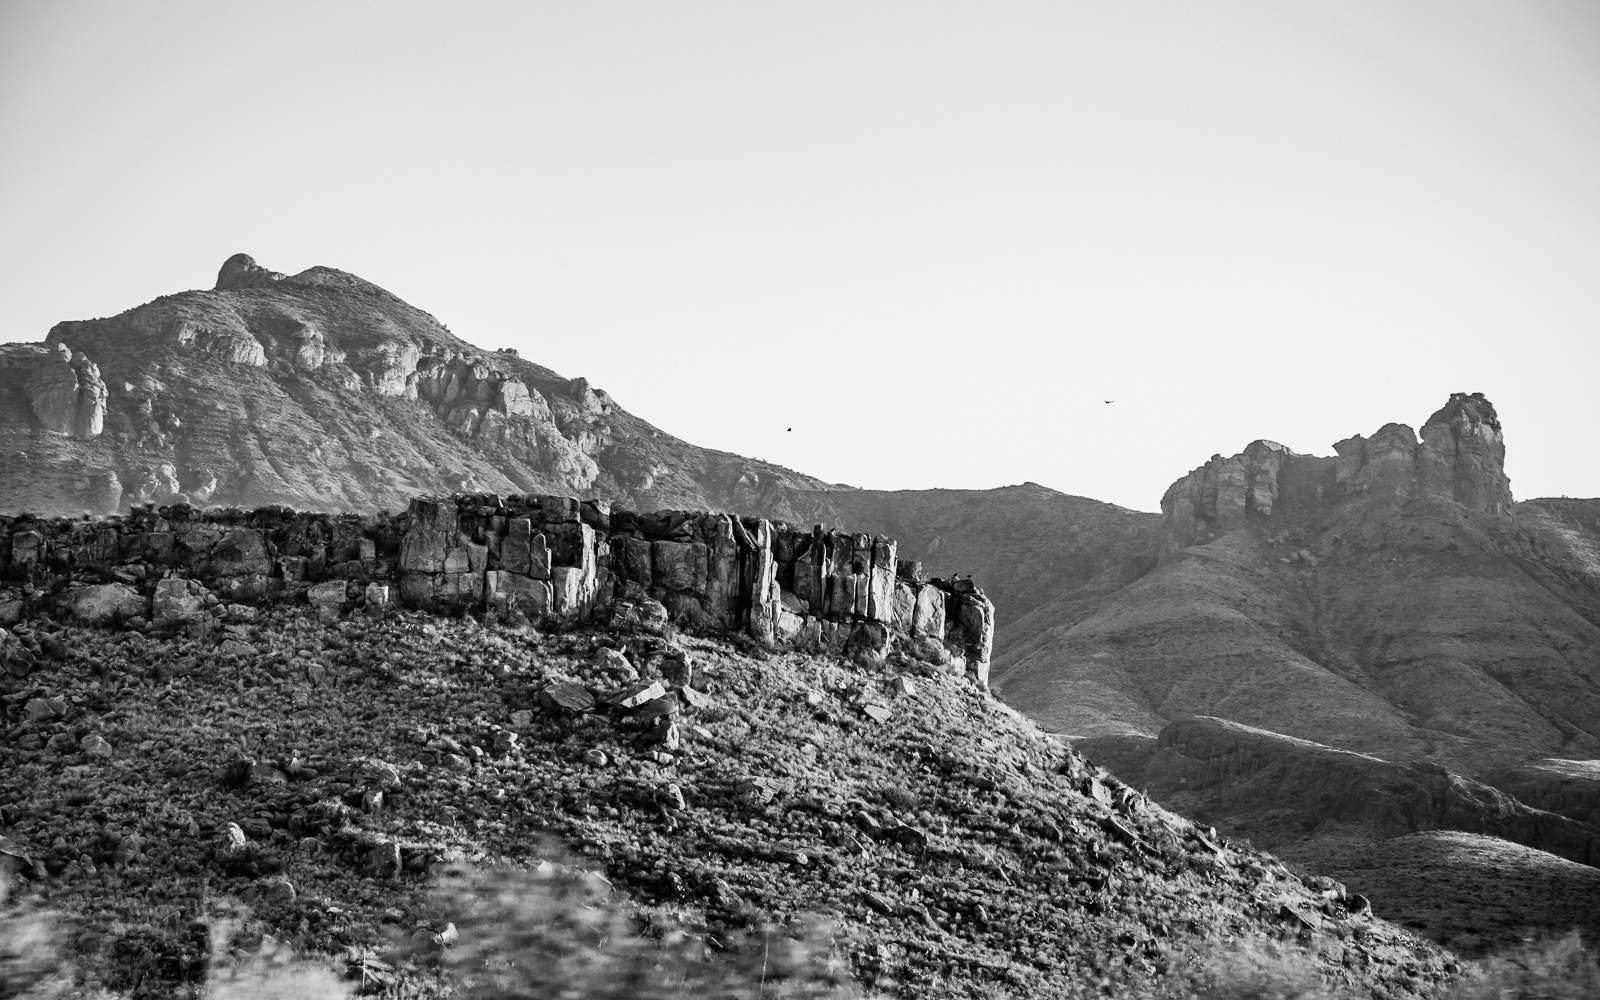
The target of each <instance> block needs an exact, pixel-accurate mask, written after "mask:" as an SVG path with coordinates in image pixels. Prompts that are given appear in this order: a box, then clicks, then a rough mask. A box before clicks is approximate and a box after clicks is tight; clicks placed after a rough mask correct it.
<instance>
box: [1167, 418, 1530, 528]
mask: <svg viewBox="0 0 1600 1000" xmlns="http://www.w3.org/2000/svg"><path fill="white" fill-rule="evenodd" d="M1333 448H1334V451H1335V453H1336V455H1337V457H1336V458H1334V459H1332V460H1331V461H1330V460H1329V459H1327V458H1321V457H1317V456H1311V455H1299V454H1296V453H1295V452H1292V451H1290V450H1288V449H1287V448H1285V447H1284V446H1283V445H1280V444H1278V443H1276V442H1273V441H1254V442H1252V443H1251V444H1250V445H1249V446H1248V447H1246V448H1245V450H1244V451H1243V452H1241V453H1239V454H1237V455H1234V456H1232V457H1231V458H1223V457H1222V456H1221V455H1213V456H1211V461H1209V462H1207V463H1206V464H1205V465H1203V466H1201V467H1200V468H1198V469H1195V470H1194V471H1193V472H1190V473H1189V474H1188V475H1187V476H1184V477H1183V478H1182V479H1180V480H1178V481H1177V482H1175V483H1173V484H1172V486H1170V487H1169V488H1168V489H1167V492H1166V494H1165V495H1164V496H1163V497H1162V498H1161V525H1160V527H1159V529H1158V530H1159V532H1160V536H1161V540H1160V548H1161V552H1162V554H1163V555H1164V556H1170V555H1171V554H1173V553H1175V552H1177V551H1178V550H1180V549H1184V548H1188V547H1190V546H1193V545H1204V544H1206V543H1207V542H1210V541H1212V540H1213V539H1215V538H1218V537H1220V536H1222V535H1225V534H1227V533H1228V532H1230V531H1233V530H1235V529H1237V528H1241V527H1243V526H1244V525H1246V524H1247V523H1250V522H1252V521H1259V522H1261V523H1265V519H1267V518H1270V517H1272V515H1273V514H1274V512H1275V511H1279V512H1281V511H1282V510H1283V509H1285V506H1284V501H1285V500H1286V499H1287V500H1289V503H1288V508H1289V509H1294V508H1298V509H1300V510H1306V509H1309V508H1311V507H1313V506H1320V507H1327V508H1330V509H1331V508H1333V507H1336V506H1338V505H1341V504H1344V503H1347V502H1352V503H1353V502H1365V503H1366V504H1367V505H1368V506H1369V507H1374V508H1375V509H1379V510H1388V509H1392V508H1394V507H1397V506H1399V505H1401V504H1404V503H1406V502H1408V501H1411V500H1415V499H1420V498H1427V497H1439V498H1443V499H1446V500H1451V501H1454V502H1455V503H1458V504H1460V505H1461V506H1462V507H1464V508H1465V509H1467V510H1470V511H1475V512H1480V513H1487V514H1492V515H1494V516H1497V517H1508V516H1510V513H1511V504H1512V499H1511V481H1510V480H1509V479H1507V478H1506V474H1505V451H1506V450H1505V440H1504V437H1503V435H1502V434H1501V430H1500V420H1499V417H1498V416H1497V415H1496V414H1495V410H1494V405H1493V404H1492V403H1490V402H1489V401H1488V400H1486V399H1484V398H1483V394H1482V393H1471V394H1468V393H1464V392H1457V393H1453V394H1452V395H1451V396H1450V401H1449V402H1448V403H1446V404H1445V405H1444V406H1443V407H1442V408H1440V409H1439V410H1438V412H1436V413H1434V414H1433V415H1432V416H1431V417H1429V418H1428V421H1427V423H1425V424H1423V427H1422V436H1421V439H1420V440H1419V439H1418V437H1417V434H1416V433H1415V432H1414V431H1412V429H1411V428H1410V427H1407V426H1406V425H1405V424H1385V425H1384V426H1383V427H1381V428H1379V429H1378V431H1377V433H1375V434H1373V435H1372V437H1370V438H1366V437H1362V436H1361V435H1359V434H1357V435H1355V436H1354V437H1349V438H1346V439H1344V440H1343V441H1340V442H1338V443H1336V444H1335V445H1334V446H1333ZM1285 494H1290V496H1287V497H1286V496H1285ZM1295 494H1298V495H1295Z"/></svg>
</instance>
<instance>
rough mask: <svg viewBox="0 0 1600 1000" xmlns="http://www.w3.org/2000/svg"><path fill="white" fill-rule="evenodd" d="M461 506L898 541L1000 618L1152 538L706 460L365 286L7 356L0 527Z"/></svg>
mask: <svg viewBox="0 0 1600 1000" xmlns="http://www.w3.org/2000/svg"><path fill="white" fill-rule="evenodd" d="M731 392H732V390H730V394H731ZM730 402H731V400H730ZM730 412H732V411H730ZM451 490H467V491H478V492H496V493H508V494H510V493H564V494H570V495H575V496H586V497H597V498H600V499H604V500H608V501H610V502H613V503H617V504H621V505H624V506H628V507H631V508H634V509H639V510H651V509H657V508H677V509H687V510H724V511H732V512H736V513H742V514H754V515H760V516H764V517H770V518H776V519H781V520H785V521H789V522H792V523H795V524H798V525H801V526H809V525H811V524H815V523H827V524H847V525H849V526H850V527H851V528H852V529H853V530H857V531H866V532H869V533H877V534H887V535H890V536H893V537H897V538H901V539H903V543H902V544H903V545H904V546H905V547H906V550H908V551H907V554H909V555H911V556H913V557H915V558H919V559H922V560H923V561H924V562H925V563H926V564H927V568H928V569H929V571H930V572H934V573H943V574H949V573H954V572H957V571H960V572H964V573H971V574H976V575H977V577H978V579H980V580H982V581H984V582H985V583H986V584H987V585H988V586H989V587H990V588H991V589H992V592H993V593H994V594H995V595H996V596H997V597H999V598H1000V599H1001V601H1002V602H1003V604H1004V610H1003V611H1002V612H1001V615H1002V616H1003V617H1007V618H1008V617H1015V616H1019V615H1021V614H1023V613H1025V612H1026V611H1027V610H1029V609H1031V608H1033V607H1034V606H1036V605H1037V604H1039V603H1040V602H1042V601H1044V600H1046V599H1047V597H1048V595H1050V594H1052V593H1053V592H1055V590H1057V589H1063V588H1071V587H1077V586H1080V585H1082V584H1083V583H1085V582H1086V581H1088V580H1089V579H1090V578H1091V577H1092V576H1094V575H1095V574H1097V573H1100V572H1101V571H1103V570H1106V569H1107V568H1108V567H1112V570H1111V571H1112V573H1113V575H1114V576H1116V578H1118V579H1124V578H1126V577H1127V576H1128V574H1129V573H1130V572H1136V570H1130V569H1129V567H1138V566H1140V565H1141V564H1142V561H1144V560H1148V559H1149V558H1150V556H1151V555H1152V554H1153V550H1151V545H1152V543H1153V539H1154V535H1153V530H1154V527H1155V520H1156V519H1155V516H1154V515H1150V514H1142V513H1137V512H1134V511H1129V510H1125V509H1123V508H1119V507H1115V506H1113V505H1110V504H1104V503H1100V502H1098V501H1093V500H1086V499H1083V498H1079V497H1070V496H1066V495H1065V494H1061V493H1057V492H1055V491H1053V490H1048V489H1045V488H1044V487H1040V486H1035V485H1032V484H1028V485H1023V486H1016V487H1007V488H1005V489H1002V490H991V491H973V490H967V491H962V490H924V491H907V492H884V491H869V490H855V489H851V488H849V487H845V486H839V485H835V484H829V483H824V482H822V481H821V480H818V479H815V478H813V477H810V476H806V475H803V474H801V473H798V472H795V471H793V470H790V469H785V468H782V467H780V466H776V465H771V464H769V463H765V462H760V461H757V460H754V459H747V458H743V457H740V456H738V455H732V454H728V453H726V452H719V451H713V450H710V449H706V448H700V447H697V446H695V445H692V444H689V443H688V442H685V441H682V440H679V439H677V438H675V437H672V436H671V435H669V434H665V433H663V432H662V431H660V430H658V429H657V428H655V427H653V426H651V425H650V424H649V423H647V422H645V421H644V420H642V419H640V418H639V417H636V416H634V415H633V414H631V413H629V412H628V411H626V410H625V409H623V408H622V407H621V406H620V405H618V404H617V403H616V401H614V400H612V399H611V397H610V396H608V395H607V394H606V393H605V392H604V391H603V390H601V389H597V388H595V387H594V386H592V385H591V384H590V383H589V382H588V380H586V379H583V378H572V379H568V378H563V377H561V376H559V375H557V374H556V373H554V372H552V371H550V370H549V369H547V368H543V367H541V366H539V365H537V364H535V363H533V362H532V361H528V360H524V359H522V358H520V357H518V356H517V355H516V353H515V352H508V351H482V350H479V349H477V348H475V347H473V346H472V345H470V344H468V343H466V342H465V341H462V340H461V339H459V338H457V337H456V336H454V335H453V334H452V333H451V332H450V331H449V330H448V329H447V328H446V327H445V326H444V325H443V324H441V323H440V322H439V321H438V320H436V319H434V317H432V316H430V315H429V314H427V313H425V312H423V311H422V310H420V309H417V308H415V307H413V306H410V305H408V304H407V303H405V302H404V301H402V300H401V299H400V298H399V297H397V296H395V295H393V294H391V293H389V292H387V291H385V290H384V289H382V288H379V287H378V286H377V285H374V284H372V283H371V282H368V281H365V280H363V279H361V278H358V277H356V276H355V275H352V274H348V273H346V272H343V271H339V270H336V269H334V268H328V267H313V268H310V269H309V270H306V271H304V272H301V273H300V274H295V275H289V276H286V275H283V274H279V273H277V272H274V271H269V270H267V269H265V268H263V267H261V266H260V265H258V264H257V263H256V262H255V261H254V260H253V259H252V258H251V257H249V256H248V255H246V254H237V255H235V256H233V257H231V258H229V259H228V260H227V261H226V262H225V263H224V264H223V266H222V268H221V271H220V272H219V273H218V275H217V280H216V284H215V287H214V288H211V289H207V290H198V291H188V292H181V293H178V294H175V295H165V296H162V297H161V298H158V299H156V300H154V301H152V302H150V303H147V304H145V305H143V306H139V307H137V308H134V309H130V310H128V311H127V312H124V313H122V314H120V315H118V316H115V317H112V318H109V319H96V320H86V321H72V322H63V323H60V324H58V325H56V326H55V327H54V328H53V329H51V330H50V331H49V334H48V336H47V337H46V338H45V340H44V342H43V343H42V344H8V345H4V346H3V347H0V512H5V511H10V512H13V513H18V512H23V511H28V512H34V513H41V514H77V513H81V512H84V511H89V512H94V513H102V512H114V511H118V510H127V509H129V508H130V507H131V506H134V505H137V504H143V503H169V502H174V501H177V500H180V499H181V500H188V501H192V502H194V503H198V504H228V505H235V506H241V507H255V506H259V505H264V504H288V505H290V506H293V507H296V508H299V509H304V510H323V511H336V510H354V511H376V510H385V509H387V510H396V509H400V508H403V507H404V506H405V504H406V503H407V501H408V500H409V498H410V497H411V496H413V495H416V494H419V493H427V492H440V491H445V492H448V491H451Z"/></svg>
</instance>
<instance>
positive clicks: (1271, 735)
mask: <svg viewBox="0 0 1600 1000" xmlns="http://www.w3.org/2000/svg"><path fill="white" fill-rule="evenodd" d="M1336 449H1337V451H1338V455H1337V457H1328V458H1320V457H1315V456H1306V455H1297V454H1294V453H1292V452H1289V451H1287V450H1286V449H1284V448H1282V447H1281V446H1279V445H1275V444H1273V443H1271V442H1262V441H1258V442H1256V443H1254V444H1252V445H1251V446H1250V447H1249V448H1247V449H1246V450H1245V451H1244V452H1243V453H1241V454H1239V455H1235V456H1233V457H1232V458H1226V459H1225V458H1223V457H1222V456H1216V457H1214V458H1213V459H1212V460H1211V461H1210V462H1209V463H1207V465H1205V466H1202V467H1201V468H1199V469H1196V470H1195V471H1194V472H1192V473H1190V474H1189V475H1188V476H1185V477H1184V478H1182V479H1180V480H1178V481H1177V482H1176V483H1174V484H1173V486H1172V488H1171V489H1169V490H1168V491H1167V495H1166V496H1165V497H1164V498H1163V501H1162V515H1161V522H1160V525H1159V527H1158V529H1157V531H1158V536H1159V537H1158V541H1157V548H1158V551H1159V555H1158V559H1157V566H1156V568H1155V569H1153V570H1152V571H1151V572H1150V573H1148V574H1146V575H1144V576H1142V577H1140V578H1139V579H1137V580H1135V581H1134V582H1132V583H1130V584H1128V585H1127V586H1124V587H1122V588H1120V589H1116V590H1113V591H1109V592H1107V591H1105V590H1104V589H1101V590H1098V591H1092V590H1090V589H1087V588H1081V589H1080V590H1078V591H1070V592H1067V593H1065V594H1063V595H1062V596H1061V597H1060V598H1058V599H1057V600H1055V601H1053V602H1050V603H1046V604H1044V605H1042V606H1040V607H1038V608H1036V609H1035V610H1033V611H1032V612H1031V613H1029V614H1028V615H1027V616H1026V617H1024V618H1023V619H1022V620H1020V621H1015V622H1012V623H1011V625H1010V627H1009V628H1008V629H1007V630H1005V631H1003V632H1002V633H1001V634H1000V636H999V639H998V650H997V656H996V659H995V667H994V674H993V677H994V681H995V684H996V686H997V688H998V690H999V691H1000V692H1001V693H1002V694H1003V696H1004V697H1005V698H1006V699H1007V700H1008V701H1009V702H1010V703H1011V704H1013V705H1015V706H1017V707H1018V708H1020V709H1022V710H1023V711H1025V712H1027V713H1028V714H1029V715H1030V716H1032V717H1033V718H1035V719H1037V720H1038V721H1039V722H1040V723H1041V724H1043V725H1044V726H1046V728H1048V729H1050V730H1052V731H1054V732H1057V733H1060V734H1063V735H1064V736H1066V737H1067V738H1069V739H1070V740H1071V741H1072V742H1074V743H1075V745H1077V746H1079V747H1081V748H1083V749H1084V750H1085V751H1086V752H1088V753H1089V754H1090V755H1091V756H1092V757H1095V758H1097V759H1100V760H1102V761H1103V762H1105V763H1106V764H1108V765H1109V766H1111V767H1112V769H1113V770H1115V771H1116V772H1117V773H1118V774H1120V775H1122V776H1123V777H1124V778H1126V779H1127V780H1129V781H1131V782H1133V783H1134V784H1136V785H1138V786H1139V787H1144V788H1148V789H1149V790H1150V791H1151V792H1152V794H1155V795H1156V796H1157V797H1158V798H1159V799H1161V800H1162V801H1164V802H1170V803H1171V804H1173V805H1174V807H1176V808H1180V809H1183V810H1185V811H1186V812H1188V813H1189V814H1191V815H1194V816H1197V817H1200V818H1203V819H1205V820H1207V821H1208V822H1215V823H1216V824H1217V825H1218V826H1219V828H1222V829H1225V830H1230V831H1233V832H1235V833H1240V834H1248V835H1249V836H1251V837H1252V838H1253V839H1255V840H1256V842H1257V843H1261V844H1264V845H1266V846H1269V847H1271V848H1272V849H1273V850H1275V851H1278V852H1280V853H1282V854H1285V855H1286V856H1291V857H1294V858H1296V860H1298V861H1302V862H1303V863H1306V864H1308V865H1311V866H1312V867H1314V868H1316V869H1317V870H1325V871H1327V872H1328V873H1329V874H1333V875H1336V876H1339V877H1343V878H1346V879H1347V880H1349V881H1350V883H1351V884H1352V885H1355V886H1357V887H1359V888H1361V889H1362V890H1363V891H1368V892H1369V893H1370V894H1372V896H1373V898H1374V901H1375V903H1376V904H1378V905H1379V906H1380V909H1382V908H1383V905H1384V904H1385V903H1386V902H1387V900H1386V898H1385V896H1384V893H1385V892H1386V891H1387V890H1388V889H1389V888H1391V887H1392V885H1393V884H1397V883H1393V882H1392V880H1390V879H1389V876H1390V875H1393V872H1392V871H1388V872H1386V873H1385V874H1383V875H1375V874H1374V872H1375V871H1377V869H1375V868H1374V867H1373V866H1372V865H1371V864H1364V865H1362V866H1358V867H1356V868H1350V867H1341V866H1342V865H1347V864H1348V863H1349V862H1350V860H1351V859H1352V858H1355V857H1358V856H1363V857H1365V858H1366V860H1367V861H1368V862H1370V861H1372V859H1374V858H1375V857H1379V856H1383V855H1384V854H1385V852H1386V851H1387V850H1388V849H1389V846H1388V844H1389V842H1388V840H1387V838H1390V837H1393V836H1396V835H1398V834H1409V833H1416V832H1425V831H1430V830H1460V831H1464V832H1468V833H1488V834H1492V835H1494V836H1498V837H1501V838H1507V839H1510V840H1513V841H1517V842H1519V843H1522V844H1524V845H1528V846H1531V847H1536V848H1540V849H1541V850H1545V851H1549V852H1553V853H1555V854H1557V855H1560V856H1562V857H1565V858H1568V859H1571V860H1576V861H1579V862H1584V863H1587V864H1597V863H1600V851H1597V850H1596V849H1595V847H1594V846H1593V845H1594V844H1595V837H1596V836H1597V835H1600V834H1597V829H1596V826H1595V820H1596V818H1597V816H1600V809H1597V805H1600V780H1597V777H1596V775H1595V774H1594V773H1591V771H1590V769H1589V767H1588V766H1587V765H1586V764H1578V763H1571V764H1570V766H1563V765H1564V764H1566V763H1569V762H1574V761H1576V762H1590V761H1592V760H1593V759H1594V758H1596V757H1600V500H1570V499H1559V500H1557V499H1541V500H1532V501H1526V502H1523V503H1514V502H1513V500H1512V497H1511V492H1510V485H1509V482H1508V481H1507V480H1506V477H1505V474H1504V465H1503V462H1504V446H1503V444H1502V439H1501V433H1500V425H1499V418H1498V415H1497V414H1496V413H1495V411H1494V408H1493V406H1492V405H1491V404H1490V403H1489V402H1488V401H1487V400H1484V399H1483V398H1482V397H1479V396H1471V395H1465V394H1458V395H1456V396H1454V397H1452V398H1451V400H1450V401H1449V402H1448V403H1447V404H1446V406H1445V407H1443V408H1442V409H1441V410H1439V411H1438V412H1437V413H1435V414H1434V415H1432V416H1431V417H1430V418H1429V419H1428V421H1427V422H1426V423H1425V424H1424V426H1423V430H1422V433H1421V435H1420V436H1419V435H1417V434H1415V433H1413V432H1412V431H1411V429H1410V428H1408V427H1405V426H1403V425H1399V424H1390V425H1388V426H1386V427H1384V428H1382V429H1381V430H1379V431H1378V432H1377V433H1376V434H1375V435H1373V437H1372V438H1370V439H1367V438H1362V437H1359V436H1358V437H1354V438H1351V439H1348V440H1346V441H1341V442H1339V444H1338V445H1337V446H1336ZM1192 716H1210V717H1217V722H1216V724H1217V725H1218V726H1221V727H1222V728H1215V729H1209V730H1208V729H1205V728H1204V727H1201V728H1196V724H1195V720H1193V719H1192V718H1191V717H1192ZM1222 720H1226V721H1222ZM1232 724H1243V727H1249V729H1248V730H1247V731H1248V732H1249V733H1251V734H1253V735H1250V736H1248V737H1245V736H1243V735H1241V733H1243V732H1246V730H1244V729H1242V728H1241V727H1237V726H1234V727H1233V728H1229V726H1230V725H1232ZM1306 747H1313V748H1314V749H1313V750H1308V749H1306ZM1348 752H1353V753H1354V754H1356V755H1365V756H1362V757H1356V756H1353V755H1352V754H1351V753H1348ZM1552 759H1553V760H1552ZM1358 760H1360V761H1367V762H1368V763H1367V764H1363V765H1362V766H1360V767H1353V766H1352V762H1355V761H1358ZM1417 768H1422V770H1417ZM1428 768H1432V769H1433V770H1428ZM1397 783H1398V784H1397ZM1490 786H1493V787H1490ZM1472 789H1476V790H1475V791H1473V790H1472ZM1496 789H1498V791H1496ZM1505 793H1509V795H1508V794H1505ZM1497 795H1498V796H1499V797H1498V798H1497V797H1496V796H1497ZM1412 800H1417V801H1420V802H1421V803H1423V805H1421V806H1417V805H1415V804H1414V803H1413V802H1412ZM1384 803H1387V805H1384ZM1530 806H1532V807H1536V808H1537V809H1539V810H1548V812H1547V813H1545V814H1543V815H1542V816H1530V815H1529V813H1528V808H1529V807H1530ZM1351 824H1354V826H1355V827H1356V828H1358V829H1357V830H1356V831H1355V832H1354V833H1352V832H1351V830H1350V829H1349V828H1350V826H1351ZM1349 836H1356V837H1357V838H1358V839H1362V840H1363V841H1364V842H1370V843H1368V844H1367V847H1366V848H1365V849H1364V851H1351V850H1347V849H1340V850H1333V849H1332V848H1330V847H1329V846H1328V845H1330V844H1335V843H1342V842H1346V841H1348V838H1349ZM1341 838H1343V839H1342V840H1341ZM1406 843H1407V844H1408V845H1409V846H1407V847H1406V848H1405V849H1406V851H1407V852H1409V853H1407V854H1406V855H1405V856H1406V857H1408V858H1411V859H1413V860H1414V859H1415V858H1416V857H1417V856H1418V852H1419V850H1422V848H1421V847H1419V844H1426V843H1434V841H1422V842H1411V841H1407V842H1406ZM1439 843H1444V842H1442V841H1440V842H1439ZM1394 846H1395V849H1397V850H1398V849H1400V847H1401V846H1402V845H1401V844H1400V843H1399V842H1394ZM1472 857H1474V855H1472V853H1471V852H1462V851H1455V850H1453V849H1452V851H1451V852H1449V854H1448V859H1446V858H1441V859H1436V863H1437V864H1438V865H1440V866H1442V867H1440V869H1439V870H1440V871H1443V870H1446V869H1447V868H1449V865H1450V864H1453V863H1454V861H1462V862H1463V863H1466V862H1467V861H1468V860H1470V859H1471V858H1472ZM1516 857H1518V858H1525V857H1527V855H1516ZM1449 859H1454V861H1451V860H1449ZM1474 863H1476V862H1474ZM1364 879H1372V880H1374V881H1370V882H1368V881H1363V880H1364ZM1453 884H1455V885H1457V886H1461V885H1466V884H1470V880H1466V879H1462V880H1459V881H1457V882H1455V883H1453ZM1577 884H1578V883H1573V885H1574V887H1576V885H1577ZM1441 891H1443V890H1441ZM1577 898H1578V897H1574V899H1577ZM1585 898H1586V899H1587V897H1585ZM1583 905H1584V906H1586V907H1587V910H1588V916H1587V918H1586V922H1587V923H1588V925H1589V926H1600V907H1596V906H1595V904H1593V903H1592V902H1586V903H1584V904H1583ZM1562 911H1563V912H1565V911H1566V908H1562Z"/></svg>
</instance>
